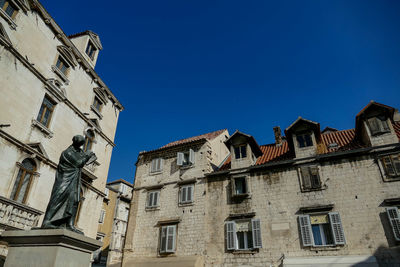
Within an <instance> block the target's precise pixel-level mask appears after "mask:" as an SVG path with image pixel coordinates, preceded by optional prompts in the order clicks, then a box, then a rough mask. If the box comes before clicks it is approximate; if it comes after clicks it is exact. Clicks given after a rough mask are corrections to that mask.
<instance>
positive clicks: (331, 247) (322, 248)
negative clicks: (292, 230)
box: [310, 245, 343, 251]
mask: <svg viewBox="0 0 400 267" xmlns="http://www.w3.org/2000/svg"><path fill="white" fill-rule="evenodd" d="M342 247H343V245H329V246H315V247H310V250H311V251H332V250H333V251H335V250H340V249H341V248H342Z"/></svg>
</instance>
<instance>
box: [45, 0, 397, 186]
mask: <svg viewBox="0 0 400 267" xmlns="http://www.w3.org/2000/svg"><path fill="white" fill-rule="evenodd" d="M42 3H43V4H44V6H45V7H46V8H47V9H48V11H49V12H50V14H51V15H52V16H53V18H55V20H56V21H57V23H58V24H59V25H60V26H61V28H62V29H63V30H64V31H65V32H66V33H67V34H73V33H76V32H80V31H84V30H86V29H90V30H93V31H94V32H96V33H98V34H99V35H100V38H101V41H102V43H103V46H104V50H103V51H101V54H100V56H99V60H98V63H97V66H96V70H97V72H98V73H99V74H100V76H101V77H102V78H103V80H104V81H105V83H106V84H107V85H108V86H109V87H110V89H111V90H112V91H113V93H114V94H115V95H116V96H117V98H118V99H119V100H120V101H121V103H122V104H123V105H124V106H125V110H124V111H123V112H122V113H121V114H120V119H119V122H118V129H117V135H116V140H115V142H116V144H117V147H116V148H115V149H114V151H113V156H112V161H111V166H110V172H109V178H108V179H109V181H112V180H115V179H118V178H124V179H126V180H128V181H130V182H132V181H133V177H134V170H135V166H134V164H135V161H136V159H137V155H138V153H139V151H142V150H151V149H155V148H157V147H160V146H161V145H163V144H165V143H168V142H170V141H173V140H177V139H182V138H185V137H190V136H194V135H198V134H202V133H205V132H209V131H213V130H218V129H222V128H227V129H228V130H229V132H231V133H232V132H233V131H234V130H236V129H239V130H241V131H244V132H246V133H249V134H251V135H253V136H254V137H255V138H256V140H257V141H258V143H259V144H266V143H272V142H273V141H274V138H273V131H272V127H273V126H275V125H280V126H281V127H282V129H284V128H286V127H287V126H288V125H289V124H290V123H291V122H293V121H294V120H295V119H296V118H297V117H298V116H303V117H305V118H307V119H310V120H314V121H317V122H320V123H321V127H325V126H331V127H335V128H338V129H348V128H353V127H354V117H355V115H356V114H357V112H358V111H359V110H361V108H362V107H363V106H365V105H366V104H367V103H368V102H369V101H370V100H372V99H373V100H375V101H378V102H382V103H384V104H387V105H391V106H395V107H397V108H399V107H400V105H399V104H400V103H399V97H400V16H399V14H400V1H397V0H393V1H384V0H382V1H378V0H375V1H366V0H360V1H351V0H343V1H320V0H315V1H306V0H304V1H298V0H293V1H266V0H262V1H261V0H260V1H243V0H242V1H237V0H229V1H228V0H227V1H215V0H202V1H188V0H181V1H176V0H168V1H165V0H157V1H155V0H146V1H143V0H140V1H138V0H133V1H119V2H118V3H117V4H116V2H110V1H103V0H97V1H94V0H87V1H78V0H70V1H68V3H67V4H66V3H63V4H61V3H59V2H58V1H49V0H45V1H44V0H43V1H42Z"/></svg>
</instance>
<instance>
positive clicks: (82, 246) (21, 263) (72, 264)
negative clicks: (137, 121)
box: [1, 229, 102, 267]
mask: <svg viewBox="0 0 400 267" xmlns="http://www.w3.org/2000/svg"><path fill="white" fill-rule="evenodd" d="M1 239H2V240H3V241H5V242H7V243H8V246H9V249H8V255H7V258H6V262H5V265H4V267H54V266H55V267H89V266H90V260H91V253H92V252H93V251H95V250H96V249H98V248H100V247H101V245H102V243H101V242H100V241H98V240H95V239H92V238H89V237H86V236H83V235H80V234H77V233H74V232H71V231H69V230H66V229H37V230H30V231H4V232H3V233H2V234H1Z"/></svg>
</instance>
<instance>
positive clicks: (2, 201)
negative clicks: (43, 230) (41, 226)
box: [0, 196, 43, 230]
mask: <svg viewBox="0 0 400 267" xmlns="http://www.w3.org/2000/svg"><path fill="white" fill-rule="evenodd" d="M42 214H43V212H42V211H40V210H37V209H34V208H31V207H29V206H26V205H24V204H21V203H18V202H15V201H13V200H10V199H8V198H5V197H2V196H0V225H1V226H2V228H5V229H21V230H29V229H31V228H32V227H36V226H38V222H39V216H40V215H42Z"/></svg>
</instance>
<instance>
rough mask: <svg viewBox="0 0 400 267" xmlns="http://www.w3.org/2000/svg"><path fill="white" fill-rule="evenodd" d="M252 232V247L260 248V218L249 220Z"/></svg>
mask: <svg viewBox="0 0 400 267" xmlns="http://www.w3.org/2000/svg"><path fill="white" fill-rule="evenodd" d="M251 227H252V232H253V248H262V241H261V223H260V219H253V220H251Z"/></svg>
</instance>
